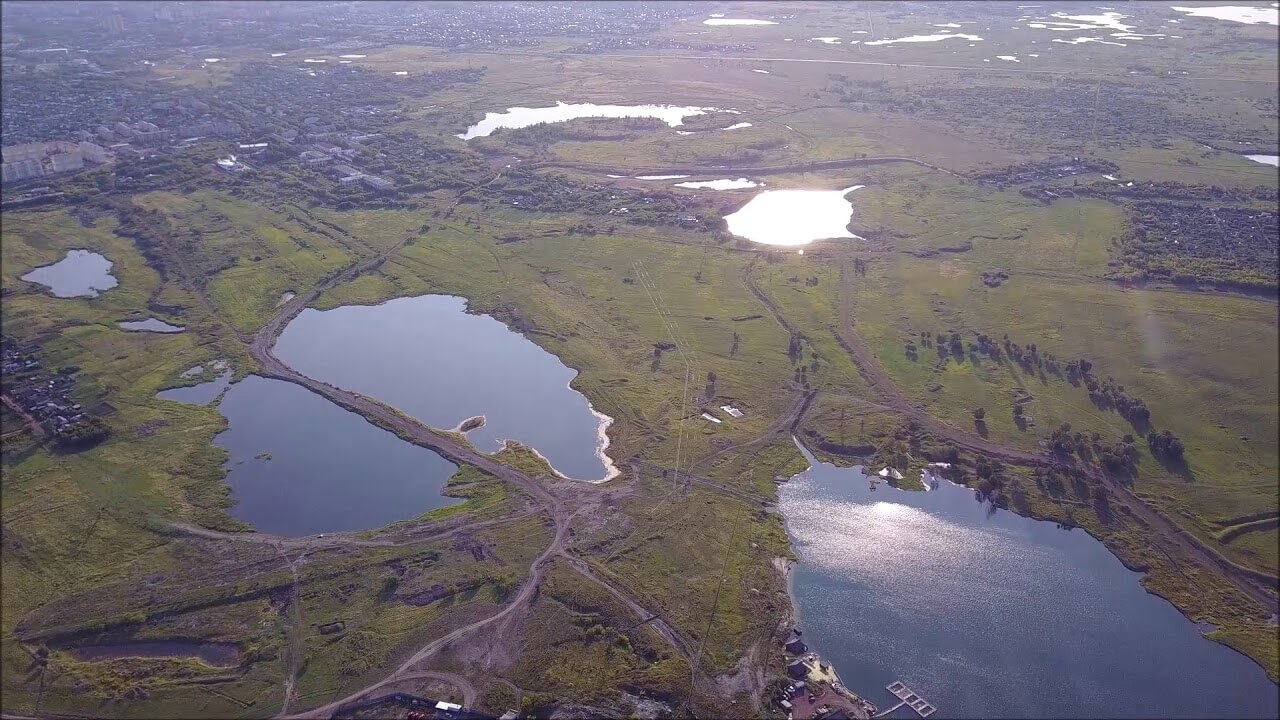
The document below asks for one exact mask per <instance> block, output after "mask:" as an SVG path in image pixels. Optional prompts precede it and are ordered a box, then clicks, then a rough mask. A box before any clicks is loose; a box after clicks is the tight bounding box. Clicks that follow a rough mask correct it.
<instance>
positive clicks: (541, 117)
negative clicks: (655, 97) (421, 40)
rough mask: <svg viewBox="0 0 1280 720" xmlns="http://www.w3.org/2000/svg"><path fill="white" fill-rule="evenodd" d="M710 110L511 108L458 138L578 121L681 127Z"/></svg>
mask: <svg viewBox="0 0 1280 720" xmlns="http://www.w3.org/2000/svg"><path fill="white" fill-rule="evenodd" d="M717 110H718V109H717V108H711V107H682V106H679V105H596V104H595V103H573V104H568V103H562V102H557V103H556V104H555V105H552V106H551V107H540V108H525V107H513V108H508V109H507V111H506V112H500V113H494V112H491V113H485V116H484V119H483V120H481V121H480V122H478V123H476V124H475V125H472V126H471V127H469V128H467V131H466V132H465V133H462V134H461V135H458V137H460V138H462V139H463V140H470V139H471V138H477V137H485V136H487V135H489V134H490V133H492V132H493V131H494V130H497V129H499V128H512V129H514V128H524V127H529V126H531V125H541V124H543V123H557V122H568V121H570V120H577V119H579V118H657V119H658V120H661V121H663V122H665V123H666V124H667V125H668V126H670V127H677V126H679V125H681V124H682V123H683V121H684V119H685V118H686V117H690V116H692V115H704V114H706V113H709V112H717Z"/></svg>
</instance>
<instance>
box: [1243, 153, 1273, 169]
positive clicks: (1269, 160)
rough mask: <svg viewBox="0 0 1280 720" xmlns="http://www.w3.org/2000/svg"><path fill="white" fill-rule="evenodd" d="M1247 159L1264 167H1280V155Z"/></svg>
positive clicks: (1256, 156)
mask: <svg viewBox="0 0 1280 720" xmlns="http://www.w3.org/2000/svg"><path fill="white" fill-rule="evenodd" d="M1245 158H1246V159H1248V160H1252V161H1254V162H1256V163H1261V164H1263V165H1270V166H1271V167H1280V155H1245Z"/></svg>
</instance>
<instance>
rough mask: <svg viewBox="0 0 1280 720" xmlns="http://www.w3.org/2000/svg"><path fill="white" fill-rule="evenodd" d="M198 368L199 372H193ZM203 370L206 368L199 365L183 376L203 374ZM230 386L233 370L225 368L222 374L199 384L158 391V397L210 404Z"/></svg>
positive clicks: (196, 403)
mask: <svg viewBox="0 0 1280 720" xmlns="http://www.w3.org/2000/svg"><path fill="white" fill-rule="evenodd" d="M197 368H199V371H198V372H192V371H195V370H196V369H197ZM203 371H204V368H202V367H201V366H199V365H197V366H196V367H194V368H191V370H188V371H187V372H192V374H191V375H188V374H187V373H183V374H182V375H183V377H196V376H197V375H200V374H202V373H203ZM229 387H231V371H230V370H223V371H222V374H221V375H219V376H218V377H216V378H214V379H213V380H210V381H208V382H202V383H199V384H198V385H188V386H186V387H176V388H169V389H168V390H161V391H160V392H159V393H156V397H158V398H160V399H161V400H174V401H176V402H180V403H186V404H188V405H208V404H209V403H211V402H213V401H214V400H217V399H218V396H219V395H221V394H222V391H223V390H226V389H227V388H229Z"/></svg>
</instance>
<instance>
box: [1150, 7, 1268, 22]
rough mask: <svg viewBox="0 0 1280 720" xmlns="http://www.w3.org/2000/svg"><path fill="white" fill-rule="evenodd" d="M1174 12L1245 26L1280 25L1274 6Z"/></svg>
mask: <svg viewBox="0 0 1280 720" xmlns="http://www.w3.org/2000/svg"><path fill="white" fill-rule="evenodd" d="M1172 9H1173V10H1174V11H1176V12H1180V13H1186V14H1187V15H1189V16H1191V17H1204V18H1213V19H1215V20H1230V21H1232V22H1238V23H1244V24H1246V25H1258V24H1261V23H1266V24H1268V25H1280V10H1277V9H1276V8H1275V6H1274V5H1273V6H1272V7H1269V8H1261V7H1241V6H1239V5H1221V6H1217V7H1173V8H1172Z"/></svg>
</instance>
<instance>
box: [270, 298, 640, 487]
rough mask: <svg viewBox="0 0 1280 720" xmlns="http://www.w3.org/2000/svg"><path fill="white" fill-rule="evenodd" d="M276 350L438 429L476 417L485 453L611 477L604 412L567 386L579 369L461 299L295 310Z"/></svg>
mask: <svg viewBox="0 0 1280 720" xmlns="http://www.w3.org/2000/svg"><path fill="white" fill-rule="evenodd" d="M274 352H275V354H276V357H278V358H280V360H282V361H283V362H284V363H285V364H287V365H289V366H291V367H292V368H294V369H295V370H297V371H298V372H300V373H302V374H303V375H307V376H309V377H312V378H316V379H317V380H322V381H324V382H327V383H330V384H332V385H336V386H338V387H341V388H344V389H347V390H351V391H354V392H358V393H361V394H363V395H367V396H369V397H373V398H376V399H378V400H381V401H383V402H385V403H387V404H389V405H392V406H394V407H396V408H398V409H399V410H401V411H403V412H405V413H407V414H409V415H412V416H413V417H416V418H417V419H419V420H421V421H422V422H424V423H426V424H428V425H431V426H433V427H437V428H445V429H447V428H453V427H457V426H458V425H459V424H461V423H462V422H463V421H464V420H466V419H467V418H470V417H473V416H477V415H483V416H484V417H485V419H486V422H485V425H484V426H483V427H481V428H479V429H477V430H473V431H471V432H470V433H468V438H469V439H470V440H471V442H472V443H473V444H475V446H476V447H477V448H479V449H480V450H482V451H484V452H496V451H497V450H498V449H500V448H501V446H502V441H503V440H506V439H512V440H518V441H520V442H521V443H523V444H525V445H529V446H531V447H533V448H534V449H536V450H537V451H538V452H539V453H541V454H542V455H543V456H544V457H546V458H547V460H548V462H550V463H551V465H552V466H553V467H554V468H555V469H556V470H557V471H558V472H560V473H561V474H563V475H565V476H567V477H570V478H574V479H577V480H586V481H600V480H605V479H608V478H609V477H612V475H613V474H614V473H615V470H614V468H613V465H612V463H611V462H609V460H608V457H607V456H606V455H605V454H604V449H605V448H606V447H607V439H606V436H605V432H604V431H605V429H606V428H607V427H608V422H609V420H608V418H607V417H605V416H603V415H600V414H598V413H596V412H594V411H593V410H592V408H591V405H590V403H588V402H587V399H586V398H585V397H584V396H583V395H582V394H581V393H579V392H577V391H576V390H573V389H571V388H570V387H569V382H570V381H571V380H572V379H573V378H574V376H576V375H577V371H575V370H573V369H572V368H569V367H566V366H565V365H564V364H563V363H562V362H560V360H559V359H558V358H556V357H555V356H554V355H552V354H550V353H548V352H547V351H545V350H543V349H542V348H540V347H538V346H537V345H536V344H534V343H533V342H532V341H530V340H528V339H526V338H525V337H523V336H522V335H520V334H518V333H515V332H513V331H512V330H510V329H509V328H507V326H506V325H503V324H502V323H501V322H499V321H498V320H495V319H494V318H492V317H489V316H487V315H472V314H469V313H467V312H466V301H465V300H464V299H463V298H459V297H453V296H449V295H423V296H420V297H410V298H399V299H396V300H391V301H389V302H386V303H383V304H381V305H373V306H369V305H357V306H347V307H340V308H336V309H334V310H326V311H320V310H315V309H312V308H308V309H306V310H303V311H302V313H301V314H299V315H298V317H297V318H295V319H294V320H293V321H292V322H290V323H289V325H288V326H287V327H286V328H285V329H284V332H282V333H281V334H280V338H279V340H277V342H276V346H275V351H274Z"/></svg>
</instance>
